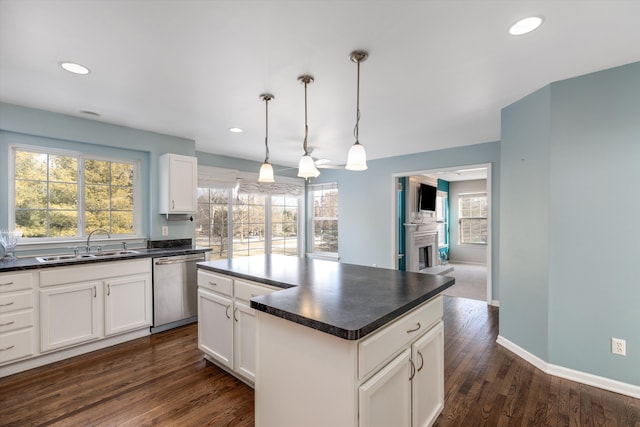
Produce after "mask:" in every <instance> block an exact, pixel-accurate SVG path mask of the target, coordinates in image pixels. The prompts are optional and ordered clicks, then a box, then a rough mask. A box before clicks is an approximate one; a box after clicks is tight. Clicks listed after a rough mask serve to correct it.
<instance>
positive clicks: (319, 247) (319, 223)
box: [309, 183, 338, 255]
mask: <svg viewBox="0 0 640 427" xmlns="http://www.w3.org/2000/svg"><path fill="white" fill-rule="evenodd" d="M309 202H310V204H311V209H310V212H312V214H311V220H310V222H311V227H310V228H311V230H310V236H311V245H310V250H311V252H314V253H318V252H320V253H331V254H336V255H337V253H338V185H337V184H336V183H330V184H318V185H311V186H309Z"/></svg>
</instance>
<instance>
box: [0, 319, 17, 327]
mask: <svg viewBox="0 0 640 427" xmlns="http://www.w3.org/2000/svg"><path fill="white" fill-rule="evenodd" d="M14 323H16V322H14V321H13V320H12V321H11V322H7V323H0V326H9V325H13V324H14Z"/></svg>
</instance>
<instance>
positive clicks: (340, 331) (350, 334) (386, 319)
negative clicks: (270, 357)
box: [198, 262, 455, 341]
mask: <svg viewBox="0 0 640 427" xmlns="http://www.w3.org/2000/svg"><path fill="white" fill-rule="evenodd" d="M198 267H199V268H202V269H203V270H208V271H212V272H215V273H219V274H224V275H227V276H232V277H237V278H239V279H244V280H250V281H253V282H257V283H262V284H265V285H270V286H274V287H278V288H281V289H283V290H284V289H289V288H292V287H298V286H300V285H299V284H291V283H283V282H278V281H273V280H269V279H265V278H263V277H258V276H252V275H249V274H242V273H238V272H235V271H232V270H228V269H225V268H217V267H214V266H211V265H209V264H207V263H206V262H202V263H198ZM441 277H447V278H448V279H449V280H447V281H446V282H445V283H443V284H441V285H440V286H438V287H436V288H434V289H432V290H430V291H427V292H425V293H424V294H423V295H421V296H420V297H418V298H415V299H413V300H411V301H409V302H407V303H406V304H403V305H402V306H400V307H398V308H396V309H395V310H392V311H390V312H389V313H387V314H385V315H384V316H381V317H379V318H377V319H375V320H374V321H372V322H370V323H368V324H367V325H365V326H363V327H361V328H359V329H345V328H341V327H338V326H335V325H331V324H329V323H326V322H322V321H319V320H316V319H310V318H308V317H305V316H302V315H299V314H296V313H292V312H290V311H287V310H283V309H279V308H276V307H272V306H270V305H266V304H264V303H261V302H259V301H256V300H255V299H254V298H252V299H251V301H250V306H251V308H253V309H255V310H258V311H261V312H264V313H267V314H271V315H273V316H276V317H280V318H282V319H285V320H288V321H291V322H294V323H297V324H300V325H302V326H306V327H309V328H311V329H315V330H318V331H321V332H325V333H328V334H330V335H333V336H336V337H338V338H342V339H346V340H351V341H355V340H359V339H362V338H364V337H365V336H367V335H369V334H371V333H372V332H374V331H376V330H377V329H379V328H381V327H383V326H384V325H386V324H388V323H390V322H392V321H394V320H395V319H397V318H399V317H401V316H402V315H404V314H406V313H408V312H409V311H411V310H412V309H414V308H416V307H418V306H419V305H421V304H422V303H424V302H426V301H429V300H430V299H432V298H434V297H435V296H437V295H438V294H440V293H441V292H442V291H444V290H445V289H447V288H449V287H451V286H453V285H454V284H455V278H453V277H451V276H441ZM256 298H259V297H256Z"/></svg>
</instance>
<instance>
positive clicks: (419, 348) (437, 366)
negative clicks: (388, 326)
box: [411, 322, 444, 427]
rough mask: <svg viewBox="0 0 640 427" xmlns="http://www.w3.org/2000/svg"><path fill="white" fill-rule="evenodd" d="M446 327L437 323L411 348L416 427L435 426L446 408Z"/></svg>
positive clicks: (413, 408)
mask: <svg viewBox="0 0 640 427" xmlns="http://www.w3.org/2000/svg"><path fill="white" fill-rule="evenodd" d="M443 348H444V327H443V323H442V322H438V323H437V324H436V325H435V326H434V327H433V328H432V329H431V330H430V331H429V332H427V333H426V334H424V335H423V336H422V337H421V338H419V339H418V340H417V341H416V342H415V343H414V344H413V345H412V346H411V360H412V361H413V363H414V369H415V371H414V375H413V378H412V379H411V386H412V399H411V400H412V413H413V423H412V425H413V426H414V427H428V426H431V425H433V423H434V422H435V420H436V418H438V415H439V414H440V412H442V409H443V407H444V353H443Z"/></svg>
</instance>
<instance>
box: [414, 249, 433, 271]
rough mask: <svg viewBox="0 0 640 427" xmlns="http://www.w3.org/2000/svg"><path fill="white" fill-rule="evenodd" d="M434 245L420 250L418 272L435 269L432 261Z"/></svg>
mask: <svg viewBox="0 0 640 427" xmlns="http://www.w3.org/2000/svg"><path fill="white" fill-rule="evenodd" d="M432 252H433V245H429V246H422V247H419V248H418V270H422V269H424V268H429V267H435V265H433V259H432Z"/></svg>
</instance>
